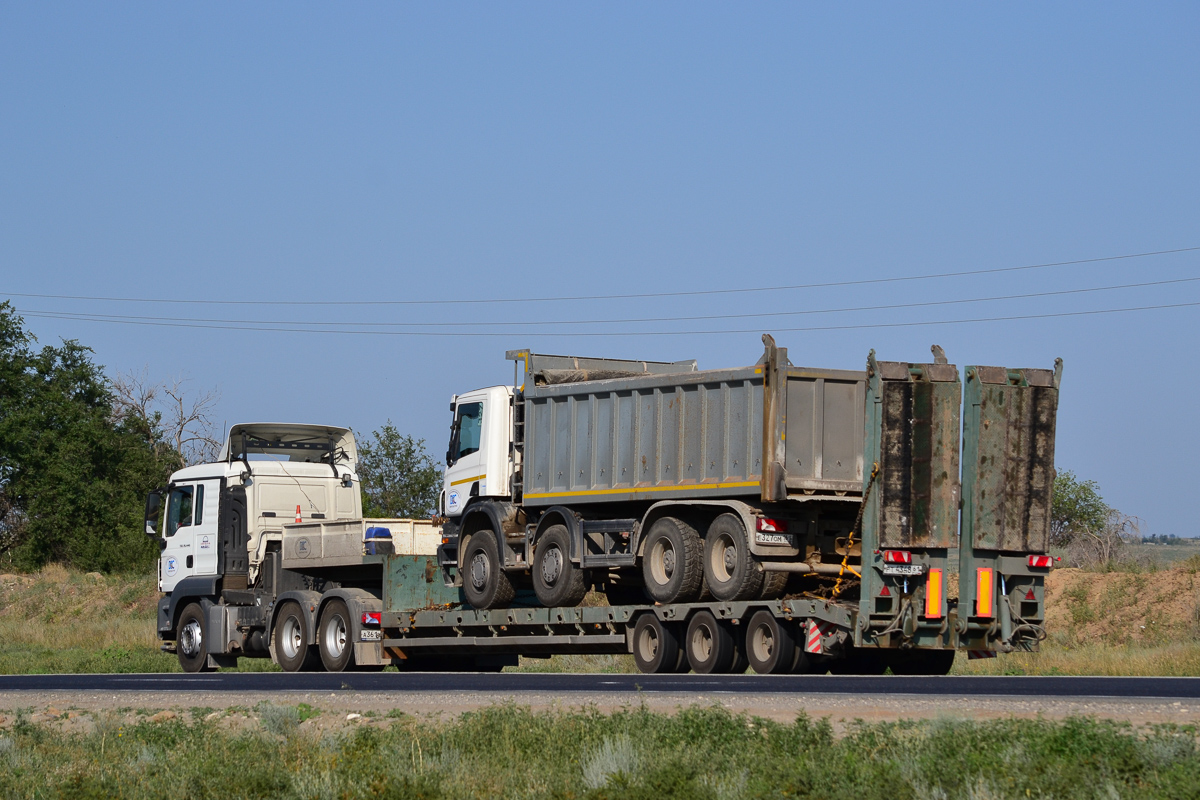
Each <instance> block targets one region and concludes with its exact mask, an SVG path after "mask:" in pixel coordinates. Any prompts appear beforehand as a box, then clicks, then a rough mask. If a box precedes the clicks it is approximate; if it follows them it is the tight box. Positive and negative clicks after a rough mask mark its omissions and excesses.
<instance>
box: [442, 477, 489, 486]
mask: <svg viewBox="0 0 1200 800" xmlns="http://www.w3.org/2000/svg"><path fill="white" fill-rule="evenodd" d="M486 477H487V475H476V476H475V477H474V478H463V479H462V480H461V481H451V482H450V485H451V486H458V485H459V484H460V483H470V482H471V481H481V480H483V479H484V478H486Z"/></svg>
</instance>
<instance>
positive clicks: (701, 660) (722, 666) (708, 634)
mask: <svg viewBox="0 0 1200 800" xmlns="http://www.w3.org/2000/svg"><path fill="white" fill-rule="evenodd" d="M686 642H687V660H688V664H690V665H691V667H692V669H693V670H695V671H696V672H698V673H700V674H702V675H713V674H717V673H727V672H730V671H732V670H733V666H734V660H735V659H736V658H737V645H736V643H735V642H734V639H733V633H732V632H731V631H730V630H729V626H727V625H724V624H722V623H720V622H718V621H717V618H716V617H714V616H713V615H712V612H710V611H698V612H696V613H695V614H694V615H692V619H691V621H690V622H688V626H687V636H686Z"/></svg>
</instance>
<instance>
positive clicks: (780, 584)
mask: <svg viewBox="0 0 1200 800" xmlns="http://www.w3.org/2000/svg"><path fill="white" fill-rule="evenodd" d="M787 582H788V573H786V572H764V573H763V586H762V592H761V593H760V594H759V597H761V598H762V599H763V600H778V599H779V598H781V597H783V596H784V595H785V594H786V593H787Z"/></svg>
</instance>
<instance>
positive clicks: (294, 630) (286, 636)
mask: <svg viewBox="0 0 1200 800" xmlns="http://www.w3.org/2000/svg"><path fill="white" fill-rule="evenodd" d="M280 638H281V642H280V644H282V645H283V654H284V655H285V656H286V657H287V658H288V660H291V659H294V658H297V657H298V656H299V655H300V652H301V651H302V650H303V648H304V632H303V630H301V628H300V620H299V619H297V618H296V617H288V618H287V619H285V620H284V621H283V636H282V637H280Z"/></svg>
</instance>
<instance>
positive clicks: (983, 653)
mask: <svg viewBox="0 0 1200 800" xmlns="http://www.w3.org/2000/svg"><path fill="white" fill-rule="evenodd" d="M998 655H999V653H997V652H996V651H995V650H968V651H967V658H968V659H970V660H972V661H974V660H975V659H977V658H995V657H996V656H998Z"/></svg>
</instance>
